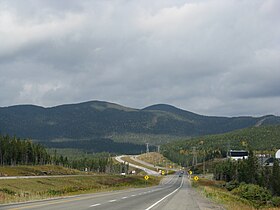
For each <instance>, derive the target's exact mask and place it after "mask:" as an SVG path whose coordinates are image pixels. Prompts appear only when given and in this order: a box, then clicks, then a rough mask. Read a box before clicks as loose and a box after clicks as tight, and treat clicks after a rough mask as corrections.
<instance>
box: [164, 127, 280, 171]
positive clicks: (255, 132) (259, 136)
mask: <svg viewBox="0 0 280 210" xmlns="http://www.w3.org/2000/svg"><path fill="white" fill-rule="evenodd" d="M193 147H196V152H197V156H198V160H199V161H202V158H203V156H204V154H206V158H207V159H209V158H211V157H213V155H217V151H219V152H218V153H219V154H220V155H221V156H225V155H226V152H227V150H228V149H237V150H240V149H246V150H248V149H252V150H258V151H262V152H264V153H270V154H273V155H274V154H275V151H277V149H280V125H267V126H259V127H250V128H245V129H241V130H235V131H232V132H228V133H224V134H216V135H207V136H200V137H195V138H191V139H188V140H184V141H175V142H171V143H169V144H165V145H162V146H161V148H162V150H163V151H165V155H166V156H167V157H168V158H170V159H171V160H173V161H175V162H181V163H183V162H184V164H185V165H189V164H191V162H192V158H193V152H192V149H193ZM215 153H216V154H215Z"/></svg>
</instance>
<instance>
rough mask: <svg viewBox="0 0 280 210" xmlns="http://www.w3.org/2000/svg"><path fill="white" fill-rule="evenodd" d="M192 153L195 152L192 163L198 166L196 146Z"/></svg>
mask: <svg viewBox="0 0 280 210" xmlns="http://www.w3.org/2000/svg"><path fill="white" fill-rule="evenodd" d="M192 153H193V160H192V165H193V166H196V165H197V152H196V147H193V148H192Z"/></svg>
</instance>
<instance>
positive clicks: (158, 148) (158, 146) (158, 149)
mask: <svg viewBox="0 0 280 210" xmlns="http://www.w3.org/2000/svg"><path fill="white" fill-rule="evenodd" d="M159 151H160V145H157V152H158V153H159Z"/></svg>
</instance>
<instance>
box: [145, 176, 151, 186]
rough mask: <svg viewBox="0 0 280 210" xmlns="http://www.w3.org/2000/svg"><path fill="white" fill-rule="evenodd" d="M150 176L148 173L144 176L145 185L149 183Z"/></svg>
mask: <svg viewBox="0 0 280 210" xmlns="http://www.w3.org/2000/svg"><path fill="white" fill-rule="evenodd" d="M149 178H150V177H149V176H148V175H146V176H144V179H145V185H147V181H148V179H149Z"/></svg>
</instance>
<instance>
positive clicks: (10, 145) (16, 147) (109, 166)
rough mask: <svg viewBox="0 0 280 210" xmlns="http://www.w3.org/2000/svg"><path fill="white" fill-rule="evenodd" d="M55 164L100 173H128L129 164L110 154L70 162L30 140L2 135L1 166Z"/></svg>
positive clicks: (0, 147) (100, 154)
mask: <svg viewBox="0 0 280 210" xmlns="http://www.w3.org/2000/svg"><path fill="white" fill-rule="evenodd" d="M46 164H54V165H60V166H64V167H69V168H74V169H78V170H86V171H93V172H100V173H120V172H126V173H127V172H128V164H116V163H114V162H113V161H112V158H111V156H110V154H109V153H98V154H95V155H92V156H91V157H89V158H80V159H74V160H69V159H68V158H67V157H65V156H63V155H57V153H56V151H55V152H54V154H52V155H50V153H48V152H47V150H46V148H45V147H44V146H42V145H40V144H37V143H33V142H31V141H30V140H21V139H19V138H16V137H9V136H1V135H0V165H2V166H9V165H10V166H15V165H46Z"/></svg>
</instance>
